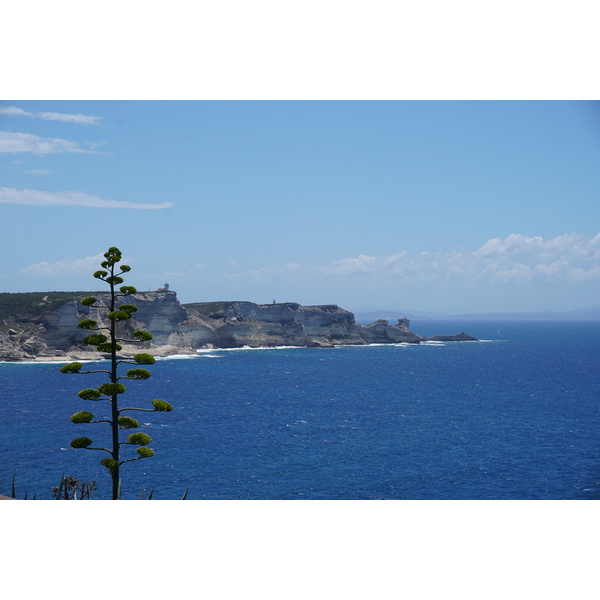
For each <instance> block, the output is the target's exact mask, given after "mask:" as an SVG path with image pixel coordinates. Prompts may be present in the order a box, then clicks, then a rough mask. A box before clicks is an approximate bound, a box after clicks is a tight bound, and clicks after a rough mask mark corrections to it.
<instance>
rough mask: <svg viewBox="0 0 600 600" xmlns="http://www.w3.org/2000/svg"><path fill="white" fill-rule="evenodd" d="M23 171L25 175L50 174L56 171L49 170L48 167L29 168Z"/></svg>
mask: <svg viewBox="0 0 600 600" xmlns="http://www.w3.org/2000/svg"><path fill="white" fill-rule="evenodd" d="M23 172H24V173H25V175H52V173H56V171H51V170H50V169H31V170H29V171H23Z"/></svg>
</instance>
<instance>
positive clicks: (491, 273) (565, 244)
mask: <svg viewBox="0 0 600 600" xmlns="http://www.w3.org/2000/svg"><path fill="white" fill-rule="evenodd" d="M225 277H226V278H227V279H229V280H237V281H249V282H262V283H265V282H268V281H270V280H275V279H281V278H283V279H287V280H300V279H301V280H302V281H304V282H307V284H312V285H316V282H318V281H324V280H327V281H342V280H346V281H349V280H350V279H351V278H352V279H355V280H357V285H371V286H388V285H395V284H397V285H400V286H405V287H431V288H432V289H435V288H436V287H445V286H446V285H449V284H458V285H462V286H470V285H474V284H493V285H522V284H526V283H529V282H532V281H544V282H555V283H564V284H577V283H583V282H590V281H592V280H600V234H598V235H596V236H595V237H594V238H592V239H586V236H585V235H583V234H575V233H569V234H563V235H560V236H557V237H554V238H550V239H547V240H544V239H543V238H542V237H540V236H532V237H529V236H526V235H522V234H511V235H509V236H507V237H506V238H493V239H490V240H488V241H487V242H486V243H485V244H484V245H483V246H482V247H481V248H479V249H477V250H475V251H469V250H462V251H459V250H455V249H454V250H449V251H447V252H420V253H418V254H410V253H408V252H406V251H403V252H398V253H395V254H392V255H388V256H368V255H366V254H359V255H358V256H356V257H349V258H343V259H340V260H336V261H333V262H331V263H329V264H325V265H315V264H313V265H311V264H304V265H301V264H289V265H279V266H274V267H265V268H262V269H257V270H253V271H246V272H241V273H230V274H227V275H225Z"/></svg>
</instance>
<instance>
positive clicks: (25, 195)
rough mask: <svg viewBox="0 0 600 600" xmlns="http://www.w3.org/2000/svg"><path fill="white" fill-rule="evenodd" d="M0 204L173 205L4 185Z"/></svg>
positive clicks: (162, 206) (170, 203)
mask: <svg viewBox="0 0 600 600" xmlns="http://www.w3.org/2000/svg"><path fill="white" fill-rule="evenodd" d="M0 204H19V205H35V206H87V207H92V208H133V209H140V210H157V209H162V208H169V207H170V206H173V203H172V202H161V203H158V204H148V203H143V202H127V201H120V200H105V199H104V198H100V197H99V196H93V195H92V194H85V193H83V192H44V191H41V190H17V189H14V188H6V187H0Z"/></svg>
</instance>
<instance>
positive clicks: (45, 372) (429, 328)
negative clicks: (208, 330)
mask: <svg viewBox="0 0 600 600" xmlns="http://www.w3.org/2000/svg"><path fill="white" fill-rule="evenodd" d="M411 329H412V330H413V331H415V332H417V333H419V334H421V335H431V334H434V333H456V332H459V331H466V332H468V333H470V334H472V335H474V336H476V337H478V338H480V339H482V340H486V341H483V342H479V343H477V342H454V343H443V344H439V343H438V344H427V345H420V346H415V345H408V346H405V345H400V346H368V347H340V348H331V349H309V348H297V349H276V350H239V351H215V352H211V353H209V354H205V355H204V356H202V357H201V358H192V359H168V360H161V361H158V362H157V363H156V364H155V365H154V366H153V367H151V371H152V374H153V376H152V378H151V379H149V380H148V381H141V382H129V385H128V391H127V393H126V394H125V395H124V396H123V397H122V398H123V403H122V406H125V405H126V406H131V405H137V406H148V405H149V402H150V400H152V399H154V398H163V399H165V400H167V401H169V402H171V403H172V404H173V405H174V407H175V410H174V411H173V412H171V413H137V415H138V416H137V417H136V413H125V414H130V415H131V416H133V417H135V418H138V419H139V420H140V421H141V422H143V423H147V425H145V426H143V427H142V428H141V429H140V431H145V432H147V433H149V434H150V435H151V436H152V437H153V442H152V444H150V447H151V448H153V449H154V451H155V453H156V454H155V456H154V457H152V458H149V459H144V460H139V461H136V462H132V463H127V464H125V465H124V466H123V467H122V477H123V497H124V498H128V499H136V498H139V497H140V494H141V492H142V490H143V489H146V490H147V491H146V494H147V493H148V491H149V490H151V489H152V488H154V498H155V499H178V498H181V496H182V495H183V493H184V491H185V489H186V488H187V487H189V492H188V499H238V498H239V499H421V500H422V499H506V500H507V499H597V498H599V497H600V439H599V432H598V424H599V420H600V419H599V417H600V415H599V400H600V374H599V369H598V366H599V359H600V322H593V323H577V322H575V323H566V322H565V323H550V322H516V321H513V322H504V321H503V322H500V321H498V322H484V321H482V322H477V321H465V322H457V321H453V322H441V321H413V322H412V324H411ZM100 365H101V363H98V364H96V365H90V366H94V367H98V366H100ZM59 366H60V365H56V364H54V365H52V364H0V381H1V383H2V385H1V392H0V394H1V401H0V427H1V430H0V456H1V457H2V462H1V465H0V493H4V494H10V489H11V481H12V476H13V474H14V475H15V480H16V488H17V496H18V497H23V496H24V494H25V492H27V493H28V497H30V498H31V497H32V496H33V494H34V493H36V494H37V497H38V498H48V499H49V498H51V496H52V494H51V490H52V488H53V487H55V486H56V485H58V482H59V481H60V477H61V475H62V474H63V473H64V474H67V475H76V476H77V477H78V478H79V479H80V480H96V481H97V483H98V485H99V489H98V491H97V492H96V494H95V497H96V498H108V497H110V477H109V475H108V473H107V472H106V470H105V469H104V467H102V466H100V465H99V460H100V459H101V458H105V457H106V456H108V455H107V454H105V453H103V452H98V451H90V450H74V449H72V448H70V447H69V441H70V440H71V439H73V438H75V437H79V436H83V435H87V436H89V437H91V438H92V439H94V441H95V442H96V444H98V445H104V444H107V443H108V432H107V431H106V429H105V426H104V425H98V424H96V425H93V424H88V425H74V424H72V423H71V422H70V421H69V416H70V415H71V414H72V413H73V412H76V411H79V410H90V411H91V412H95V414H96V415H97V418H100V417H101V411H100V410H99V406H98V405H99V404H103V403H90V402H84V401H82V400H80V399H79V398H78V397H77V392H78V391H79V390H81V389H83V388H85V387H96V386H97V385H99V384H100V383H104V382H105V380H104V379H102V378H101V376H98V375H85V376H84V375H80V376H77V375H63V374H61V373H60V372H59ZM96 444H95V445H96ZM126 449H127V448H126ZM132 456H134V455H133V454H132Z"/></svg>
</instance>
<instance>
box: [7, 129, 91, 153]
mask: <svg viewBox="0 0 600 600" xmlns="http://www.w3.org/2000/svg"><path fill="white" fill-rule="evenodd" d="M0 152H4V153H11V154H15V153H20V152H31V153H33V154H39V155H40V156H43V155H44V154H59V153H63V152H78V153H85V154H97V152H95V151H94V150H86V149H85V148H82V147H81V145H80V144H78V143H77V142H73V141H71V140H64V139H62V138H44V137H40V136H39V135H34V134H33V133H20V132H17V131H0Z"/></svg>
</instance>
